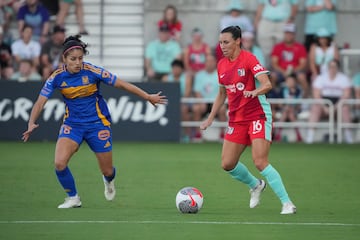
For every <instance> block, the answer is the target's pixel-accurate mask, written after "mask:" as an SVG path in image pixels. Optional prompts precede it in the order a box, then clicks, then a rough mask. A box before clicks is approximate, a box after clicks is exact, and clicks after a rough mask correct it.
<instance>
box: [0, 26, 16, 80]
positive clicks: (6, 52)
mask: <svg viewBox="0 0 360 240" xmlns="http://www.w3.org/2000/svg"><path fill="white" fill-rule="evenodd" d="M2 29H3V28H2V27H0V67H1V75H0V79H5V80H8V79H9V78H10V77H11V75H12V74H13V72H14V69H13V66H12V62H13V59H12V52H11V47H10V45H9V44H7V43H5V42H4V41H3V31H2Z"/></svg>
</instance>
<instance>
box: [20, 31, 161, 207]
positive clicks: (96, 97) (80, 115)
mask: <svg viewBox="0 0 360 240" xmlns="http://www.w3.org/2000/svg"><path fill="white" fill-rule="evenodd" d="M79 38H80V36H78V35H77V36H70V37H68V38H67V39H66V40H65V42H64V43H63V53H62V59H63V62H64V65H63V66H62V67H60V68H59V69H57V70H55V71H54V73H53V74H51V76H50V77H49V78H48V79H47V81H46V83H45V84H44V86H43V88H42V90H41V92H40V95H39V97H38V99H37V101H36V102H35V104H34V106H33V108H32V110H31V114H30V118H29V122H28V129H27V130H26V131H25V132H24V133H23V138H22V139H23V141H24V142H26V141H27V140H28V139H29V137H30V135H31V133H32V132H33V131H34V130H35V129H36V128H37V127H39V125H38V124H36V120H37V119H38V117H39V116H40V113H41V111H42V109H43V108H44V106H45V103H46V102H47V100H48V99H49V98H50V97H51V95H52V93H53V92H54V91H55V90H59V91H60V93H61V94H62V96H63V99H64V102H65V114H64V120H63V125H62V126H61V129H60V132H59V136H58V140H57V143H56V149H55V173H56V176H57V178H58V180H59V182H60V184H61V185H62V187H63V188H64V190H65V192H66V194H67V196H68V197H67V198H66V199H65V202H64V203H62V204H60V205H59V206H58V208H75V207H81V201H80V197H79V195H78V193H77V190H76V186H75V180H74V177H73V175H72V173H71V171H70V169H69V167H68V163H69V161H70V158H71V157H72V156H73V155H74V153H75V152H76V151H77V150H78V149H79V147H80V145H81V144H82V142H83V141H85V142H86V143H87V144H88V145H89V147H90V148H91V150H92V151H93V152H94V153H95V155H96V158H97V160H98V163H99V167H100V170H101V172H102V174H103V181H104V185H105V191H104V195H105V198H106V200H109V201H111V200H113V199H114V197H115V192H116V189H115V185H114V180H115V173H116V171H115V167H114V166H113V161H112V133H111V128H110V125H111V116H110V112H109V110H108V107H107V105H106V102H105V100H104V99H103V97H102V95H101V93H100V84H101V83H103V84H107V85H110V86H114V87H116V88H121V89H124V90H126V91H128V92H130V93H133V94H135V95H137V96H139V97H141V98H143V99H145V100H147V101H149V102H150V103H151V104H153V105H156V104H166V103H167V99H166V97H165V96H163V95H161V92H158V93H157V94H148V93H147V92H145V91H143V90H142V89H140V88H138V87H137V86H135V85H133V84H131V83H128V82H125V81H123V80H121V79H120V78H118V77H117V76H116V75H114V74H112V73H110V72H108V71H106V70H105V69H103V68H102V67H99V66H95V65H92V64H90V63H87V62H84V61H83V58H84V55H86V54H87V44H85V43H84V42H82V41H81V40H80V39H79Z"/></svg>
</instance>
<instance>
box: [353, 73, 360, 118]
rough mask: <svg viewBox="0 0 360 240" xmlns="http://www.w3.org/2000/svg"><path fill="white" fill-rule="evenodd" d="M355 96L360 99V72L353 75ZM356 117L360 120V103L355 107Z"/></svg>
mask: <svg viewBox="0 0 360 240" xmlns="http://www.w3.org/2000/svg"><path fill="white" fill-rule="evenodd" d="M352 80H353V87H354V97H355V99H358V100H360V72H358V73H356V74H355V75H354V76H353V79H352ZM355 119H356V120H357V121H358V122H360V104H357V105H356V107H355Z"/></svg>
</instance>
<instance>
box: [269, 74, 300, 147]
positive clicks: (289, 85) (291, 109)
mask: <svg viewBox="0 0 360 240" xmlns="http://www.w3.org/2000/svg"><path fill="white" fill-rule="evenodd" d="M281 97H282V98H284V99H300V98H301V97H302V93H301V88H300V87H299V86H298V84H297V79H296V75H295V74H291V75H288V76H287V77H286V79H285V86H284V87H283V88H282V89H281ZM300 110H301V108H300V105H299V104H291V103H290V104H285V105H284V106H282V113H281V117H280V119H279V121H280V122H285V121H290V122H296V121H297V114H298V113H299V112H300ZM281 132H282V129H281V128H278V129H277V132H276V134H275V140H276V141H280V140H281V137H282V136H281ZM295 133H296V141H297V142H302V137H301V134H300V131H299V128H297V127H295Z"/></svg>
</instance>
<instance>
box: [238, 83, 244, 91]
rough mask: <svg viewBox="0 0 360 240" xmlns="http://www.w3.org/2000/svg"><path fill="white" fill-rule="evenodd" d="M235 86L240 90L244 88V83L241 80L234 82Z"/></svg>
mask: <svg viewBox="0 0 360 240" xmlns="http://www.w3.org/2000/svg"><path fill="white" fill-rule="evenodd" d="M236 88H237V89H238V90H239V91H242V90H244V88H245V85H244V84H243V83H242V82H238V83H237V84H236Z"/></svg>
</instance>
